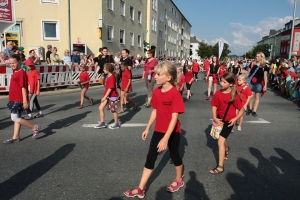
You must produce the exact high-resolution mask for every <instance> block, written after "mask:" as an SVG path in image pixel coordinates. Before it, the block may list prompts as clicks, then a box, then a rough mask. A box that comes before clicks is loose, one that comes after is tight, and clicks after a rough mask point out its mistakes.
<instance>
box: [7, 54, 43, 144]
mask: <svg viewBox="0 0 300 200" xmlns="http://www.w3.org/2000/svg"><path fill="white" fill-rule="evenodd" d="M20 63H21V57H20V56H19V55H12V56H11V57H10V58H9V65H10V67H11V68H12V70H13V75H12V77H11V79H10V85H9V95H8V100H9V102H8V104H7V107H8V108H9V109H10V113H11V114H10V117H11V120H12V121H13V122H14V133H13V136H12V138H10V139H8V140H4V141H3V143H5V144H10V143H14V142H20V129H21V125H23V126H27V127H28V128H30V129H31V130H32V131H33V135H32V138H33V139H35V138H36V137H37V136H38V134H39V131H40V130H41V127H40V125H38V124H36V125H34V124H32V123H30V122H29V121H27V120H26V119H22V118H21V114H22V113H23V114H28V113H29V112H30V111H29V106H28V91H27V88H28V81H27V76H26V73H25V71H24V70H22V69H21V65H20Z"/></svg>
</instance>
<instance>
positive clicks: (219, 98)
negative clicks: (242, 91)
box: [210, 90, 243, 121]
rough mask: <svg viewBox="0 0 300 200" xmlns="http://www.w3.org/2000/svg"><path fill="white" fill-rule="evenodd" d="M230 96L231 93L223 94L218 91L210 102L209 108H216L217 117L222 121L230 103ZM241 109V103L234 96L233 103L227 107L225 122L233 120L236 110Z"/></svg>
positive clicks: (237, 97)
mask: <svg viewBox="0 0 300 200" xmlns="http://www.w3.org/2000/svg"><path fill="white" fill-rule="evenodd" d="M230 96H231V93H223V92H222V91H221V90H218V91H217V92H216V94H215V95H214V96H213V99H212V100H211V102H210V105H211V106H216V107H217V116H219V117H220V119H223V116H224V114H225V111H226V109H227V106H228V103H229V101H230ZM242 108H243V105H242V101H241V99H240V97H239V96H238V95H236V96H235V100H234V102H233V103H232V104H231V105H230V107H229V110H228V113H227V115H226V118H225V121H230V120H231V119H233V118H235V117H236V109H238V110H240V109H242Z"/></svg>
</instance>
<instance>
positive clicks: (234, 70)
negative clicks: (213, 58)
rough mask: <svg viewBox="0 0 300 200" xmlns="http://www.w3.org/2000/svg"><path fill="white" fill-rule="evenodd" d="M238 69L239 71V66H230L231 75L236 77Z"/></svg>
mask: <svg viewBox="0 0 300 200" xmlns="http://www.w3.org/2000/svg"><path fill="white" fill-rule="evenodd" d="M239 69H240V66H239V65H238V66H237V67H236V66H235V65H234V66H232V73H233V74H234V75H237V74H238V72H239Z"/></svg>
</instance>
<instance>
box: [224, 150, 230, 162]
mask: <svg viewBox="0 0 300 200" xmlns="http://www.w3.org/2000/svg"><path fill="white" fill-rule="evenodd" d="M229 151H230V148H229V147H228V149H227V150H225V158H224V159H225V160H228V156H229Z"/></svg>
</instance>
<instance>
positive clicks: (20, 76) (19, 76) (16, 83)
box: [8, 69, 28, 102]
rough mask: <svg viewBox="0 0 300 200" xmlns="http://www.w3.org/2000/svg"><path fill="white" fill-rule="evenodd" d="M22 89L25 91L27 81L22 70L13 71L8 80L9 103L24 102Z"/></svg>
mask: <svg viewBox="0 0 300 200" xmlns="http://www.w3.org/2000/svg"><path fill="white" fill-rule="evenodd" d="M22 88H25V89H26V91H27V88H28V80H27V76H26V73H25V71H24V70H22V69H20V70H19V71H14V72H13V75H12V76H11V79H10V85H9V95H8V100H9V101H16V102H24V101H23V96H22ZM24 100H25V99H24Z"/></svg>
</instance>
